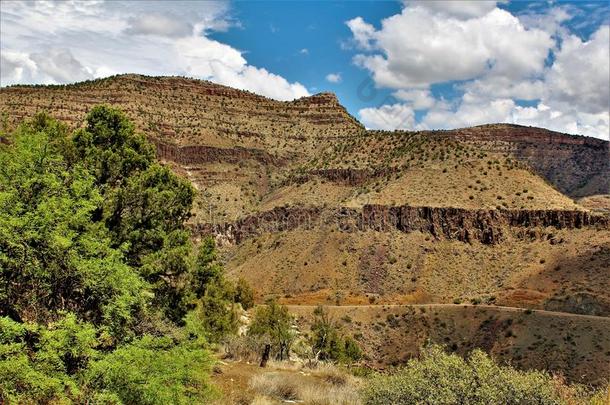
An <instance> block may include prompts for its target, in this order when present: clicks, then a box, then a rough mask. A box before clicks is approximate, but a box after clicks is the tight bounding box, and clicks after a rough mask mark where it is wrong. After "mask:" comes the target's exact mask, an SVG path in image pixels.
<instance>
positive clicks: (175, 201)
mask: <svg viewBox="0 0 610 405" xmlns="http://www.w3.org/2000/svg"><path fill="white" fill-rule="evenodd" d="M3 137H6V139H7V140H8V142H7V143H6V144H3V145H1V146H0V167H1V168H2V169H0V207H1V209H0V235H1V237H0V269H1V273H0V285H1V286H2V288H1V290H0V291H1V293H0V315H1V318H0V322H1V328H0V345H1V346H0V347H1V350H0V398H2V402H7V403H57V402H62V403H65V402H77V403H80V402H86V399H88V400H94V401H96V402H100V403H159V404H161V403H170V402H171V403H191V402H201V401H205V400H207V399H209V398H211V397H212V396H213V394H214V390H213V388H212V386H211V383H210V381H209V371H210V368H211V365H212V363H213V360H212V357H211V355H210V353H209V350H208V349H209V345H210V344H211V343H214V342H218V341H220V340H221V339H222V338H223V337H224V336H226V335H228V334H231V333H234V332H235V331H236V328H237V321H236V309H237V307H238V306H240V302H243V303H244V305H246V306H248V305H251V292H250V290H249V287H248V286H247V285H246V284H244V283H243V282H240V283H238V284H237V285H235V284H233V283H232V282H230V281H228V280H227V279H226V278H225V277H224V274H223V270H222V268H221V267H220V266H219V265H218V264H217V262H216V256H215V246H214V243H213V241H211V240H205V241H204V242H203V243H200V244H199V246H195V245H193V243H192V242H191V239H190V238H189V231H188V230H187V229H186V228H185V226H184V221H185V220H186V218H188V216H189V212H190V208H191V203H192V201H193V196H194V190H193V188H192V187H191V185H190V184H189V183H188V182H187V181H185V180H183V179H181V178H179V177H177V176H176V175H175V174H173V173H172V172H171V171H170V170H169V169H168V168H166V167H163V166H161V165H159V164H158V163H156V161H155V154H154V150H153V148H152V146H151V145H150V144H149V143H148V141H146V140H145V139H144V137H143V136H141V135H139V134H137V133H136V132H135V131H134V128H133V125H132V124H131V122H129V121H128V120H127V119H126V118H125V116H124V115H123V114H122V113H121V112H120V111H118V110H115V109H112V108H109V107H104V106H101V107H96V108H94V109H93V110H92V111H91V113H90V114H89V115H88V117H87V125H86V127H85V128H83V129H80V130H78V131H75V132H74V133H69V131H68V129H67V128H66V127H65V126H64V125H63V124H61V123H59V122H57V121H55V120H53V119H51V118H49V117H48V116H46V115H44V114H40V115H37V116H36V117H34V119H32V120H31V121H28V122H26V123H24V124H23V125H21V126H20V127H19V128H18V129H17V130H16V131H14V132H13V133H10V134H3ZM143 382H145V384H143Z"/></svg>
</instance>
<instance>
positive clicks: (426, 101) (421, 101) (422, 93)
mask: <svg viewBox="0 0 610 405" xmlns="http://www.w3.org/2000/svg"><path fill="white" fill-rule="evenodd" d="M393 96H394V97H396V98H397V99H399V100H403V101H406V102H407V103H408V104H410V105H411V106H412V107H413V109H414V110H427V109H428V108H431V107H432V106H434V104H435V103H436V100H434V97H432V94H431V93H430V90H427V89H426V90H419V89H415V90H404V89H400V90H398V91H396V92H394V93H393Z"/></svg>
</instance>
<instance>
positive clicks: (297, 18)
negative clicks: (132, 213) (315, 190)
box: [0, 0, 610, 139]
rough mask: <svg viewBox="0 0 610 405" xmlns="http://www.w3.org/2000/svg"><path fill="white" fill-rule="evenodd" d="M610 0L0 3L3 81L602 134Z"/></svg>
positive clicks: (609, 67)
mask: <svg viewBox="0 0 610 405" xmlns="http://www.w3.org/2000/svg"><path fill="white" fill-rule="evenodd" d="M609 4H610V3H609V2H608V1H585V0H582V1H540V2H536V1H480V0H479V1H461V0H447V1H445V0H427V1H419V0H405V1H344V2H333V1H286V2H280V1H273V2H272V1H240V2H224V1H218V2H213V1H194V0H191V1H184V2H180V1H172V2H170V1H145V0H140V1H117V0H113V1H103V0H89V1H86V2H80V1H65V0H64V1H35V2H34V1H11V0H3V1H1V2H0V85H2V86H7V85H11V84H26V83H27V84H31V83H43V84H51V83H72V82H77V81H82V80H87V79H94V78H100V77H106V76H109V75H114V74H119V73H140V74H147V75H180V76H189V77H194V78H199V79H206V80H211V81H213V82H216V83H220V84H224V85H228V86H232V87H237V88H241V89H246V90H250V91H253V92H256V93H259V94H262V95H265V96H267V97H271V98H274V99H277V100H292V99H295V98H299V97H304V96H308V95H312V94H315V93H318V92H323V91H331V92H334V93H336V94H337V96H338V98H339V100H340V102H341V103H342V104H343V105H344V106H345V107H346V108H347V109H348V111H349V112H350V113H351V114H352V115H354V116H355V117H357V118H358V119H359V120H360V121H361V122H363V123H364V124H365V125H366V127H368V128H376V129H406V130H423V129H445V128H459V127H466V126H472V125H479V124H485V123H495V122H507V123H515V124H521V125H531V126H539V127H544V128H549V129H552V130H556V131H561V132H567V133H572V134H580V135H588V136H594V137H598V138H603V139H608V138H609V136H610V135H609V133H610V117H609V110H610V55H609V53H610V51H609V49H610V28H609V24H610V5H609Z"/></svg>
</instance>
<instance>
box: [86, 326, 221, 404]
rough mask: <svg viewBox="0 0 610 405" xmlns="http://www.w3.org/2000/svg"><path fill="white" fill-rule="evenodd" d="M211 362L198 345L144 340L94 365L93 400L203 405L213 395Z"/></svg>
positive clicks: (89, 384)
mask: <svg viewBox="0 0 610 405" xmlns="http://www.w3.org/2000/svg"><path fill="white" fill-rule="evenodd" d="M211 365H212V360H211V357H210V356H209V354H208V353H207V352H206V351H205V350H204V349H203V348H202V347H198V346H197V345H195V344H191V343H188V342H184V343H182V344H180V345H174V344H173V343H172V342H171V340H170V339H167V338H152V337H149V336H148V337H144V338H142V339H140V340H138V341H136V342H134V343H133V344H130V345H127V346H123V347H120V348H118V349H117V350H114V351H113V352H112V353H110V354H109V355H107V356H105V357H104V358H103V359H101V360H99V361H96V362H94V363H93V364H92V365H91V367H90V368H89V369H88V370H87V372H86V375H85V383H86V386H87V387H88V388H89V389H90V390H92V391H93V397H94V398H96V397H97V398H115V399H118V400H119V401H121V402H122V403H128V404H129V403H131V404H160V405H162V404H170V403H171V404H190V403H202V402H204V401H206V400H208V399H209V398H210V397H212V396H213V395H214V392H213V391H212V390H211V388H210V385H209V383H208V376H209V372H210V369H211Z"/></svg>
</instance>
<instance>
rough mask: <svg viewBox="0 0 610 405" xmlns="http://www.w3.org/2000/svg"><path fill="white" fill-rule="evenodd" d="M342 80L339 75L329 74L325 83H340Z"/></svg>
mask: <svg viewBox="0 0 610 405" xmlns="http://www.w3.org/2000/svg"><path fill="white" fill-rule="evenodd" d="M341 80H342V78H341V73H329V74H327V75H326V81H327V82H330V83H340V82H341Z"/></svg>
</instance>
